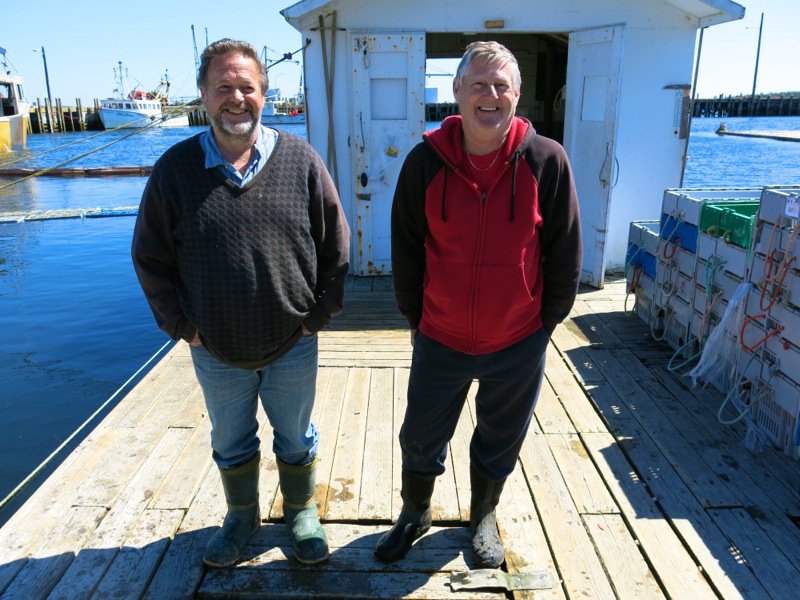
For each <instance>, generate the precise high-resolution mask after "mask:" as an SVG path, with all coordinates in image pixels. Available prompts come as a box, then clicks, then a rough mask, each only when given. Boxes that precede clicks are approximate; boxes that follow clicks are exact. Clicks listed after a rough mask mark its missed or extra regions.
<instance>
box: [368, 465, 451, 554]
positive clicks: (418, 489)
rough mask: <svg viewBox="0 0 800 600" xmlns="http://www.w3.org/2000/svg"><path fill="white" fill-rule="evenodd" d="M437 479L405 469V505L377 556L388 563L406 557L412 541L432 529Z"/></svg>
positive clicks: (386, 535) (384, 536) (403, 494)
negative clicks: (433, 500)
mask: <svg viewBox="0 0 800 600" xmlns="http://www.w3.org/2000/svg"><path fill="white" fill-rule="evenodd" d="M435 481H436V480H435V479H423V478H421V477H417V476H416V475H412V474H410V473H406V472H405V471H404V472H403V487H402V489H401V492H400V497H401V498H402V499H403V508H402V509H401V510H400V516H399V517H398V518H397V523H395V524H394V527H392V528H391V529H390V530H389V531H387V532H386V533H384V534H383V535H382V536H381V538H380V539H379V540H378V543H377V545H376V546H375V557H376V558H378V559H379V560H382V561H384V562H393V561H396V560H400V559H401V558H403V557H404V556H405V555H406V553H407V552H408V550H409V549H410V548H411V544H413V543H414V541H415V540H417V539H419V538H420V537H422V536H423V535H424V534H425V532H427V531H428V530H429V529H430V528H431V496H433V485H434V482H435Z"/></svg>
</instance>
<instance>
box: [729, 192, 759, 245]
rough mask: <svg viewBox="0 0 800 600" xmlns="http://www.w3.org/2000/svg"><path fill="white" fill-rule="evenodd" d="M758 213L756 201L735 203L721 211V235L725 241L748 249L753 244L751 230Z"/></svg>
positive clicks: (753, 227)
mask: <svg viewBox="0 0 800 600" xmlns="http://www.w3.org/2000/svg"><path fill="white" fill-rule="evenodd" d="M757 215H758V203H757V202H756V203H755V204H744V203H742V204H736V206H735V207H733V206H728V207H725V209H724V210H723V211H722V222H721V223H720V226H721V227H722V229H723V234H722V235H723V236H724V238H725V241H726V242H730V243H731V244H736V245H737V246H739V247H740V248H747V249H749V248H750V247H751V246H752V245H753V231H754V229H755V226H756V217H757Z"/></svg>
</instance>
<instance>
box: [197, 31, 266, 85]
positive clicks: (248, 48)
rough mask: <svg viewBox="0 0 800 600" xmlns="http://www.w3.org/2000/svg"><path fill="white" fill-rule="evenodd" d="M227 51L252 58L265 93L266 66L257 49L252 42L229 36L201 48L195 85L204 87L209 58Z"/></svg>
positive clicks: (209, 62)
mask: <svg viewBox="0 0 800 600" xmlns="http://www.w3.org/2000/svg"><path fill="white" fill-rule="evenodd" d="M228 52H241V53H242V54H244V55H245V56H246V57H247V58H252V59H253V60H254V61H256V64H257V65H258V83H259V84H261V91H263V92H264V93H265V94H266V93H267V86H268V85H269V80H268V78H267V67H266V66H265V65H264V63H263V62H261V58H260V57H259V56H258V50H256V47H255V46H253V44H250V43H249V42H242V41H240V40H232V39H230V38H223V39H221V40H217V41H216V42H212V43H210V44H209V45H208V46H206V49H205V50H203V54H202V56H201V57H200V68H199V69H198V70H197V85H198V87H205V85H206V83H207V77H208V66H209V65H210V64H211V59H212V58H214V57H215V56H221V55H223V54H227V53H228Z"/></svg>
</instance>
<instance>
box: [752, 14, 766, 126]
mask: <svg viewBox="0 0 800 600" xmlns="http://www.w3.org/2000/svg"><path fill="white" fill-rule="evenodd" d="M763 28H764V13H763V12H762V13H761V24H760V25H759V26H758V49H757V50H756V68H755V71H754V72H753V91H752V92H751V93H750V104H751V108H750V116H751V117H752V116H753V107H752V104H753V103H754V102H755V98H756V80H757V79H758V61H759V58H760V57H761V30H762V29H763Z"/></svg>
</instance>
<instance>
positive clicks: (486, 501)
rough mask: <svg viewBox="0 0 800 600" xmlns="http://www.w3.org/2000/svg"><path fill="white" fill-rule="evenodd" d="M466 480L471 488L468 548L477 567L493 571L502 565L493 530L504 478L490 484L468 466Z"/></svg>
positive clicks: (501, 552) (502, 554)
mask: <svg viewBox="0 0 800 600" xmlns="http://www.w3.org/2000/svg"><path fill="white" fill-rule="evenodd" d="M469 479H470V484H471V487H472V501H471V502H470V509H469V510H470V518H469V525H470V530H471V531H472V549H473V550H474V552H475V558H476V559H477V561H478V565H479V566H481V567H485V568H490V569H496V568H498V567H499V566H500V565H502V564H503V560H504V557H505V552H504V550H503V542H502V540H501V539H500V534H499V533H498V531H497V519H496V518H495V507H496V506H497V503H498V502H499V501H500V494H501V493H502V492H503V486H504V485H505V479H503V480H501V481H490V480H488V479H485V478H483V477H481V476H480V475H479V474H478V472H477V471H476V470H475V468H474V467H473V466H471V465H470V469H469Z"/></svg>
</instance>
